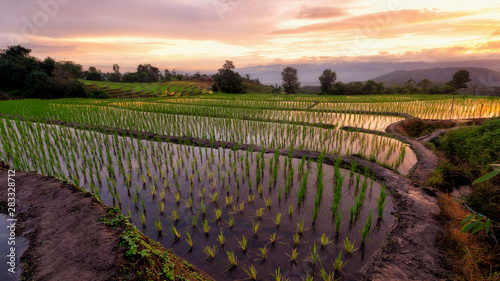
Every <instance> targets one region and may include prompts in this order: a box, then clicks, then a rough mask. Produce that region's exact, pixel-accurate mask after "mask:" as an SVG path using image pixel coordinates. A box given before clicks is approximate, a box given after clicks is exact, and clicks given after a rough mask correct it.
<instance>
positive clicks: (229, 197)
mask: <svg viewBox="0 0 500 281" xmlns="http://www.w3.org/2000/svg"><path fill="white" fill-rule="evenodd" d="M233 202H234V199H233V196H226V207H229V206H231V205H232V204H233Z"/></svg>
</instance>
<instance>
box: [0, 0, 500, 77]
mask: <svg viewBox="0 0 500 281" xmlns="http://www.w3.org/2000/svg"><path fill="white" fill-rule="evenodd" d="M0 1H1V2H0V3H1V4H0V7H1V8H0V9H1V10H0V16H1V17H0V18H1V19H0V22H1V25H0V43H1V45H2V46H1V47H2V48H5V47H6V46H7V45H14V44H21V45H23V46H27V47H29V48H31V49H33V54H34V55H35V56H37V57H40V58H44V57H46V56H51V57H53V58H56V59H59V60H62V59H67V60H73V61H75V62H78V63H80V64H83V65H84V66H85V67H88V66H90V65H96V66H98V67H99V68H101V69H102V70H103V71H110V69H111V66H112V65H113V64H114V63H118V64H119V65H120V66H121V67H122V69H124V70H127V69H129V70H131V69H133V68H134V67H136V66H137V64H139V63H151V64H153V65H155V66H159V67H160V68H161V69H164V68H169V69H172V68H176V69H182V70H186V71H195V70H201V71H207V72H210V71H212V72H214V71H215V70H216V69H217V68H219V67H220V66H221V65H222V64H223V62H224V61H225V60H226V59H229V60H232V61H234V63H235V65H236V66H237V67H245V66H253V65H258V64H270V63H276V62H281V63H292V62H299V61H300V62H318V61H321V62H325V61H429V62H434V61H445V60H470V59H491V58H495V59H498V58H500V7H499V5H498V1H465V0H463V1H462V0H459V1H446V0H441V1H436V0H433V1H430V0H421V1H397V0H395V1H393V0H387V1H377V2H374V1H363V0H344V1H332V0H329V1H323V0H321V1H302V0H295V1H294V0H267V1H264V0H197V1H179V0H143V1H131V0H106V1H96V0H88V1H77V0H27V1H12V0H0ZM374 3H376V4H374Z"/></svg>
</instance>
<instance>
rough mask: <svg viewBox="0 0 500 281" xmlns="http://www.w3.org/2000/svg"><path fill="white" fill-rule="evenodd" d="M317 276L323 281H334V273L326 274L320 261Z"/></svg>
mask: <svg viewBox="0 0 500 281" xmlns="http://www.w3.org/2000/svg"><path fill="white" fill-rule="evenodd" d="M319 266H320V269H319V275H320V276H321V279H323V281H334V280H335V272H330V273H328V272H326V269H325V268H324V267H323V264H322V263H321V260H320V261H319Z"/></svg>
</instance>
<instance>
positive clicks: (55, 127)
mask: <svg viewBox="0 0 500 281" xmlns="http://www.w3.org/2000/svg"><path fill="white" fill-rule="evenodd" d="M109 87H110V88H111V87H113V85H109ZM126 87H128V86H127V85H123V86H122V88H120V89H121V90H125V88H126ZM157 87H160V88H159V89H157V90H158V91H159V92H161V91H169V90H165V89H164V88H161V87H165V86H163V85H162V86H160V85H158V86H157ZM169 89H170V88H169ZM135 90H138V89H135ZM135 90H134V91H135ZM155 91H156V90H155ZM0 113H1V114H2V115H1V116H0V117H1V120H0V134H1V136H2V137H1V139H0V141H1V143H0V159H1V160H3V161H6V162H7V163H9V164H10V165H11V166H12V167H14V168H16V169H19V170H24V171H36V172H37V173H39V174H44V175H50V176H55V177H58V178H61V179H65V180H67V181H70V182H73V183H75V184H76V185H78V186H81V187H83V188H85V189H86V190H88V191H90V192H92V193H93V194H94V195H95V196H96V197H97V198H99V199H100V200H102V201H103V202H104V203H105V204H107V205H109V206H114V207H116V208H118V209H120V210H121V212H122V214H124V215H125V216H128V217H129V218H130V220H131V222H132V223H133V224H135V225H136V226H137V227H138V228H139V229H141V230H142V231H143V232H144V233H145V234H146V235H148V236H149V237H151V238H153V239H156V240H157V241H159V242H160V243H161V244H162V245H163V246H165V247H166V248H172V249H173V251H174V252H175V253H176V254H177V255H179V256H180V257H182V258H184V259H186V260H187V261H188V262H189V263H191V264H193V265H195V266H196V267H198V268H200V269H201V270H203V271H205V272H207V273H208V274H209V275H211V276H212V277H213V278H214V279H216V280H245V279H246V280H281V279H279V278H280V277H281V276H283V275H284V276H286V277H287V278H290V279H291V280H306V279H307V278H310V276H314V279H315V280H333V278H341V279H342V280H359V279H360V278H361V275H360V273H359V270H360V268H361V267H363V266H364V265H365V264H366V262H367V260H368V259H369V258H370V256H372V255H373V254H374V253H375V252H376V251H377V250H378V249H379V248H380V245H381V242H382V241H383V240H384V239H385V237H386V235H387V233H388V230H389V228H390V227H391V226H392V225H393V224H394V222H395V220H396V218H395V217H394V216H393V215H392V214H391V212H393V211H394V207H393V205H392V198H391V195H390V193H389V192H388V191H387V190H386V188H385V185H384V182H383V181H377V180H375V179H374V177H373V175H372V173H371V171H370V170H369V169H366V168H360V167H359V166H358V165H357V164H356V162H353V163H352V164H350V165H346V164H345V163H342V159H341V158H337V159H338V161H336V162H335V163H329V164H326V163H324V159H325V155H355V156H358V157H360V159H361V158H363V159H366V160H369V161H372V162H374V163H377V164H379V165H382V166H384V167H386V168H388V169H391V170H393V171H395V172H397V173H400V174H401V175H406V174H408V173H409V171H410V170H411V168H412V167H413V166H414V165H415V163H416V162H417V157H416V155H415V153H414V152H413V151H412V150H411V148H410V147H409V146H408V144H406V143H404V142H402V141H400V140H397V139H394V138H391V137H390V136H388V135H386V134H384V132H385V128H386V127H387V126H388V125H389V124H392V123H394V122H397V121H400V120H404V119H405V118H406V117H405V116H406V115H405V114H407V115H408V114H409V115H413V116H417V117H420V118H426V119H449V118H453V119H467V118H479V117H483V118H484V117H488V118H492V117H498V116H499V115H500V100H499V99H489V98H482V99H481V98H467V97H466V98H463V97H453V96H446V97H443V96H441V97H436V96H419V97H402V96H366V97H345V96H343V97H342V96H335V97H326V96H273V95H264V94H247V95H223V94H217V95H215V94H204V95H197V96H196V97H190V96H186V97H180V96H171V97H170V96H156V97H155V98H147V99H145V98H133V99H131V98H114V99H109V100H90V99H66V100H15V101H2V102H0ZM54 121H58V122H54ZM344 126H347V127H349V129H345V128H344ZM103 127H106V128H107V130H102V128H103ZM361 129H367V130H371V133H366V132H365V131H363V130H361ZM131 132H134V134H132V133H131ZM377 132H378V133H377ZM141 134H142V135H144V137H143V138H142V137H137V135H139V136H141ZM146 136H148V137H146ZM163 136H169V137H183V138H185V139H188V140H189V142H169V141H168V138H167V139H166V140H167V141H165V138H161V137H163ZM202 142H203V143H204V144H213V143H215V142H218V143H220V142H222V145H219V146H214V145H201V144H202ZM224 143H228V144H229V143H231V144H232V145H231V146H224ZM234 144H236V145H234ZM240 145H241V146H242V147H243V146H245V147H247V149H245V150H243V149H238V147H239V146H240ZM229 147H230V148H229ZM248 147H250V149H248ZM310 151H316V152H318V153H319V157H317V158H315V159H309V158H307V157H306V156H305V155H306V153H300V152H310ZM297 152H299V153H297ZM329 278H331V279H329ZM308 280H311V279H308Z"/></svg>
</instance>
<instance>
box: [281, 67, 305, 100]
mask: <svg viewBox="0 0 500 281" xmlns="http://www.w3.org/2000/svg"><path fill="white" fill-rule="evenodd" d="M281 79H282V82H283V89H284V90H285V93H287V94H291V95H293V94H295V93H297V91H298V90H299V88H300V82H299V78H298V77H297V69H296V68H293V67H290V66H289V67H286V68H285V69H283V71H282V72H281Z"/></svg>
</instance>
